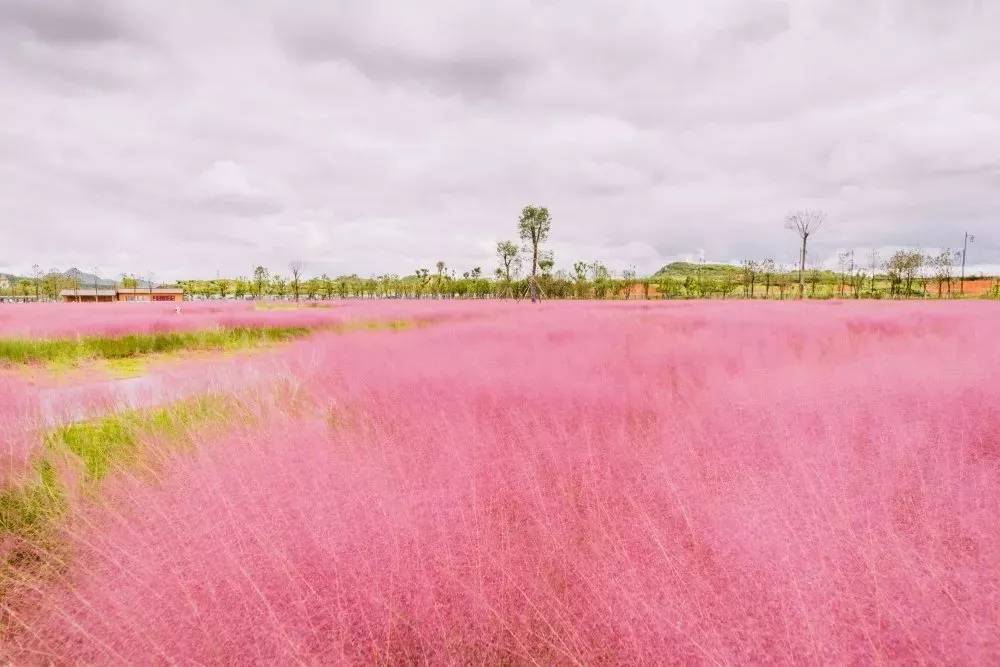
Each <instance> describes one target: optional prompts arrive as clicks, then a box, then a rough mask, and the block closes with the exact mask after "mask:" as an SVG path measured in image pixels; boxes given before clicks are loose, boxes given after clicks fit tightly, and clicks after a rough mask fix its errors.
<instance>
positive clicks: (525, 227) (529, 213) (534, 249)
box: [517, 206, 552, 303]
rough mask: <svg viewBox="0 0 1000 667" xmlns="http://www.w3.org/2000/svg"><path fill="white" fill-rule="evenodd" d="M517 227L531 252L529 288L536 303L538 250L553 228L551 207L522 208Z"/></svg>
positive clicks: (526, 247)
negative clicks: (550, 213)
mask: <svg viewBox="0 0 1000 667" xmlns="http://www.w3.org/2000/svg"><path fill="white" fill-rule="evenodd" d="M517 229H518V232H519V233H520V235H521V240H522V241H524V242H525V244H526V245H525V250H527V251H529V252H530V253H531V277H530V278H529V279H528V289H529V290H530V292H531V302H532V303H534V302H536V301H538V252H539V250H540V249H541V246H542V244H543V243H545V241H546V240H547V239H548V238H549V232H550V231H551V230H552V217H551V216H550V215H549V209H547V208H545V207H544V206H525V207H524V208H523V209H522V210H521V218H520V220H518V223H517Z"/></svg>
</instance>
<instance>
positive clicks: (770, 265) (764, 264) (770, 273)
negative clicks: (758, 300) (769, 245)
mask: <svg viewBox="0 0 1000 667" xmlns="http://www.w3.org/2000/svg"><path fill="white" fill-rule="evenodd" d="M759 270H760V273H761V275H762V276H763V277H764V298H765V299H770V298H771V283H772V281H773V280H774V272H775V270H776V267H775V264H774V260H773V259H772V258H770V257H765V258H764V259H763V260H762V261H761V263H760V266H759Z"/></svg>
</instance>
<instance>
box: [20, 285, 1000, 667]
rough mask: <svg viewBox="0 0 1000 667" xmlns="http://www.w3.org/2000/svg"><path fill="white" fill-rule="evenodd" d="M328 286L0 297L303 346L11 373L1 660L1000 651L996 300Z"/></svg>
mask: <svg viewBox="0 0 1000 667" xmlns="http://www.w3.org/2000/svg"><path fill="white" fill-rule="evenodd" d="M326 305H328V306H329V307H323V308H303V309H300V310H285V309H272V310H257V309H255V308H254V307H253V306H251V305H234V304H228V305H223V306H219V305H213V304H197V305H195V304H192V305H189V304H184V308H183V312H182V313H179V314H178V313H176V312H174V310H173V305H172V304H166V305H162V306H161V305H159V304H122V305H118V304H109V305H103V304H102V305H88V304H79V305H66V306H48V307H46V306H39V305H26V306H14V307H10V308H6V307H5V308H3V309H0V339H17V340H37V339H47V340H58V339H67V338H72V339H76V340H80V339H83V338H87V337H109V336H110V337H121V336H125V335H128V334H134V333H138V334H157V333H166V332H199V331H204V330H206V329H209V330H225V329H231V328H254V327H257V328H260V327H297V328H302V329H305V330H306V331H303V332H302V333H301V335H296V336H293V337H290V338H288V339H282V340H277V341H255V342H254V343H253V344H252V346H251V347H248V348H247V349H239V350H235V351H233V350H231V349H226V350H218V351H215V350H213V349H208V348H204V347H203V348H200V349H198V350H194V351H191V352H190V353H187V352H185V351H184V350H172V351H171V352H170V353H169V354H160V353H156V354H153V355H151V359H150V360H143V363H147V361H148V365H146V366H143V367H142V369H141V371H140V373H139V374H137V375H135V376H133V377H128V378H125V379H120V378H114V377H112V376H105V375H102V373H103V372H104V371H103V370H102V368H103V367H100V366H93V364H94V363H96V362H94V360H93V359H92V358H91V357H80V359H79V360H77V361H73V363H74V364H78V365H79V368H75V369H70V371H66V370H65V369H64V368H60V369H58V372H57V370H54V369H52V368H50V367H48V366H46V365H45V364H44V363H42V362H38V361H34V362H29V361H17V360H8V361H6V362H5V363H2V364H0V442H2V443H3V446H4V450H3V453H4V456H5V461H4V466H3V469H2V470H0V485H2V487H0V558H2V559H3V564H2V569H0V662H7V661H10V662H13V663H17V664H23V663H29V664H32V663H50V662H56V663H100V664H150V663H206V664H218V663H233V664H244V663H254V664H275V663H278V664H287V663H294V662H304V663H349V664H357V663H360V664H387V663H392V664H397V663H406V664H410V663H432V664H439V663H445V664H456V663H457V664H481V663H487V664H497V663H502V664H588V665H589V664H607V663H612V664H665V663H675V664H678V663H684V664H690V663H694V664H732V663H761V662H776V663H782V664H804V663H812V664H830V663H835V664H858V663H861V664H869V663H888V662H892V663H900V662H902V663H952V664H997V663H998V662H1000V521H998V519H997V517H1000V384H998V383H997V381H996V373H997V369H998V368H1000V335H998V333H997V332H998V331H1000V310H998V309H997V308H996V306H995V304H991V303H988V302H954V303H953V302H946V303H913V304H910V303H899V302H897V303H857V302H824V303H791V302H770V303H754V302H746V301H740V302H731V303H727V302H667V303H659V302H635V301H633V302H558V303H556V302H545V303H542V304H540V305H538V306H537V307H536V306H532V305H531V304H527V303H498V302H492V301H491V302H486V301H482V302H475V301H462V302H449V301H440V302H403V301H400V302H386V301H371V302H361V301H358V302H350V303H346V302H344V303H340V302H335V303H331V304H326ZM390 324H391V326H390ZM258 343H259V344H258ZM245 347H246V346H245ZM136 349H139V348H136ZM130 354H133V353H130ZM145 354H146V352H144V351H142V350H139V351H138V352H134V355H135V356H137V357H141V356H142V355H145Z"/></svg>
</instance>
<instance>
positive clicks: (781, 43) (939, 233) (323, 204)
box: [0, 0, 1000, 277]
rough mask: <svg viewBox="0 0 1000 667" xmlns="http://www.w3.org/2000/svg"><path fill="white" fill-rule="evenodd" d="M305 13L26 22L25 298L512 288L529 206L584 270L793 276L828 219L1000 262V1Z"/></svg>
mask: <svg viewBox="0 0 1000 667" xmlns="http://www.w3.org/2000/svg"><path fill="white" fill-rule="evenodd" d="M296 4H297V6H295V5H290V4H289V3H285V2H279V1H278V0H273V1H272V0H255V1H253V2H246V3H241V4H240V6H239V8H238V10H237V8H236V7H235V6H233V5H232V4H231V3H228V2H224V1H223V0H206V1H205V2H200V3H197V4H196V5H191V6H189V7H188V8H187V9H186V10H185V11H183V12H182V11H179V10H177V8H176V7H174V6H171V5H169V4H158V3H133V2H128V1H126V0H106V1H103V2H96V1H93V2H71V1H69V0H53V2H45V3H37V2H27V1H24V0H7V1H6V2H2V1H0V38H2V39H0V77H2V78H3V80H4V82H5V88H4V94H3V95H2V96H0V115H2V117H3V118H4V119H5V121H4V123H3V124H2V125H0V220H2V222H0V226H2V232H0V238H3V244H4V249H3V257H4V259H5V261H6V262H7V264H6V265H0V272H8V271H24V270H25V269H26V268H27V267H30V265H31V264H32V263H35V262H38V263H40V264H42V265H43V266H55V265H64V266H68V265H74V264H75V265H80V266H86V267H88V268H89V267H90V266H91V265H97V266H98V267H99V268H101V269H102V270H103V271H105V272H106V273H108V274H109V275H110V274H116V273H120V272H123V271H137V270H140V269H141V270H144V271H149V270H154V271H155V272H156V273H157V274H158V275H160V276H163V277H180V276H183V275H191V274H208V275H214V273H215V271H216V270H219V271H222V272H225V273H245V272H247V271H249V270H250V269H251V268H252V267H253V266H254V265H256V264H259V263H265V264H269V265H271V266H273V267H274V268H276V269H281V268H282V267H284V266H285V265H286V264H287V262H288V260H289V259H291V258H293V257H294V258H301V259H302V260H304V261H305V262H306V265H307V266H308V267H309V268H310V270H316V271H329V272H331V273H340V272H360V273H366V274H367V273H383V272H400V273H404V272H409V271H412V270H413V269H415V268H417V267H418V266H429V265H431V264H433V262H434V261H436V260H437V259H443V260H445V261H446V262H447V263H448V264H449V266H454V267H455V268H457V269H458V270H459V271H461V270H464V269H465V268H468V267H471V266H474V265H480V266H483V267H484V268H486V267H490V266H492V263H493V262H492V258H491V256H490V254H491V248H492V245H493V244H494V243H495V241H496V240H497V239H499V238H508V237H512V236H513V235H514V227H515V221H516V217H517V213H518V211H519V209H520V208H521V206H523V205H524V204H526V203H528V202H538V203H543V204H546V205H548V206H549V207H550V208H551V210H552V211H553V214H554V216H555V228H554V234H553V239H552V244H553V248H554V249H555V250H556V254H557V263H558V264H560V265H562V266H569V265H570V264H571V263H572V262H573V261H574V260H577V259H588V260H589V259H603V260H604V261H605V262H607V263H609V264H610V265H613V266H616V267H617V268H619V269H620V268H622V267H624V266H625V265H630V264H634V265H636V266H637V267H638V268H639V269H640V270H654V269H655V268H657V267H658V266H659V265H660V264H662V263H664V262H666V261H668V260H670V259H673V258H676V257H681V256H696V255H697V254H698V253H700V252H704V253H705V255H706V256H707V257H708V258H709V259H720V260H738V259H740V258H742V257H746V256H754V255H756V256H761V255H765V254H766V255H772V256H775V257H776V258H777V259H779V260H782V261H788V260H791V259H792V258H793V257H794V255H795V244H794V240H793V239H791V238H790V237H789V235H788V232H786V231H785V230H784V229H783V228H782V224H781V220H782V218H783V216H784V214H785V213H786V212H787V211H788V210H789V209H793V208H797V207H801V206H816V207H821V208H824V209H825V210H827V211H828V213H829V216H830V222H829V224H828V225H827V227H826V228H825V229H824V230H823V233H822V234H820V235H818V236H817V237H816V239H815V250H816V256H817V257H819V258H821V257H833V256H835V254H836V252H837V251H838V250H839V249H842V248H849V247H857V248H859V249H860V248H866V247H871V246H890V245H914V246H923V247H926V248H937V247H946V246H954V245H956V244H958V243H960V242H961V238H962V233H963V232H964V231H965V230H966V229H969V230H970V231H975V232H977V234H978V236H979V240H978V242H977V244H976V246H975V249H974V252H973V254H971V255H970V258H971V259H972V261H973V263H976V262H980V263H983V264H1000V249H998V243H997V241H996V240H995V239H994V237H995V236H996V230H997V229H998V225H997V223H996V211H997V210H998V208H1000V188H998V185H1000V156H998V154H997V149H996V146H1000V90H998V89H997V87H996V81H997V80H998V79H1000V42H998V40H996V37H995V35H996V34H997V33H998V32H1000V7H998V5H997V4H996V3H995V2H991V1H990V0H981V1H977V0H955V1H954V2H949V3H941V2H932V1H931V0H920V1H919V2H915V1H913V0H875V1H869V2H863V1H861V0H795V1H791V0H790V1H788V2H783V1H780V0H706V1H705V2H703V3H682V2H662V3H650V2H644V1H643V0H633V1H630V2H623V3H611V2H597V1H596V0H575V1H570V0H546V1H542V0H537V1H532V0H511V1H510V2H506V3H468V2H459V1H458V0H435V1H434V2H430V3H420V4H419V5H412V6H411V5H405V4H401V3H390V2H381V1H368V2H361V1H360V0H344V1H343V2H338V3H327V4H328V5H329V6H324V5H320V4H317V3H296ZM112 234H116V236H114V238H115V239H116V242H115V245H116V246H117V247H116V248H115V249H114V250H111V249H109V248H110V247H111V246H110V245H109V243H108V241H107V239H108V238H110V235H112ZM55 240H58V241H55Z"/></svg>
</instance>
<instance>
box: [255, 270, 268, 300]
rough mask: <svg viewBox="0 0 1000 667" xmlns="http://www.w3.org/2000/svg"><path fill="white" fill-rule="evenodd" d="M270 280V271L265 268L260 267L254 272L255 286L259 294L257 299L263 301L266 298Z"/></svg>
mask: <svg viewBox="0 0 1000 667" xmlns="http://www.w3.org/2000/svg"><path fill="white" fill-rule="evenodd" d="M269 280H270V274H269V273H268V270H267V269H265V268H264V267H263V266H258V267H257V268H256V269H254V270H253V284H254V288H255V290H256V292H257V298H258V299H261V298H263V297H264V288H265V287H267V283H268V281H269Z"/></svg>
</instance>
